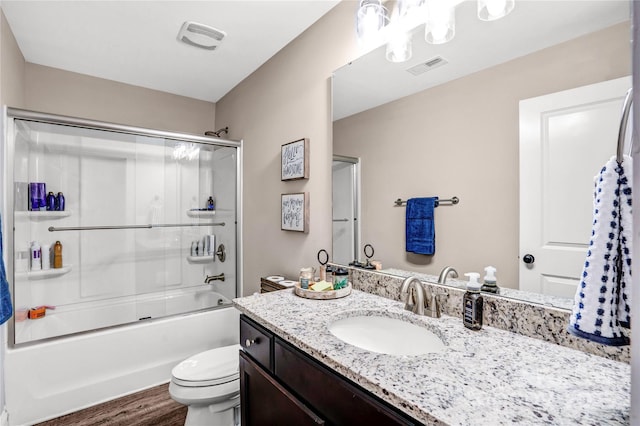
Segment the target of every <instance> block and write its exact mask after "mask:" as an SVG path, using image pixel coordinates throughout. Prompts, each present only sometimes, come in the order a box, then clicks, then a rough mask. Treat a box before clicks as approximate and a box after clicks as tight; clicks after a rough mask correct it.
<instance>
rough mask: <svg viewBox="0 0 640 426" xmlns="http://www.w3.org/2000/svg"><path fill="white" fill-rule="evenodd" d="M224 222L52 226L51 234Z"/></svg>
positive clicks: (50, 228) (221, 223) (175, 226)
mask: <svg viewBox="0 0 640 426" xmlns="http://www.w3.org/2000/svg"><path fill="white" fill-rule="evenodd" d="M224 225H225V223H224V222H219V223H160V224H149V225H119V226H118V225H113V226H61V227H58V228H56V227H55V226H50V227H49V228H48V229H49V232H60V231H95V230H105V229H151V228H180V227H183V226H224Z"/></svg>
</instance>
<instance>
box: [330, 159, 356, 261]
mask: <svg viewBox="0 0 640 426" xmlns="http://www.w3.org/2000/svg"><path fill="white" fill-rule="evenodd" d="M332 178H333V250H332V251H333V253H332V260H333V262H334V263H338V264H341V265H348V264H349V262H353V261H354V260H355V259H356V258H357V250H358V246H359V244H360V243H359V228H358V159H355V158H353V159H352V158H348V157H336V158H335V159H334V160H333V173H332Z"/></svg>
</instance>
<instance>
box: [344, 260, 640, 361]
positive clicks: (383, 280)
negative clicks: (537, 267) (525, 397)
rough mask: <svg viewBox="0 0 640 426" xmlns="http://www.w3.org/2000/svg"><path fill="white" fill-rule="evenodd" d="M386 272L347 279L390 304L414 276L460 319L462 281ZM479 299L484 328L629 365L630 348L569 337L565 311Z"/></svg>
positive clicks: (360, 272)
mask: <svg viewBox="0 0 640 426" xmlns="http://www.w3.org/2000/svg"><path fill="white" fill-rule="evenodd" d="M389 271H393V272H392V273H393V275H389V274H388V273H381V272H377V271H369V270H364V269H360V268H349V277H350V281H351V282H352V283H353V287H354V288H355V289H358V290H362V291H365V292H367V293H371V294H375V295H378V296H382V297H386V298H388V299H391V300H399V297H400V287H401V286H402V282H403V281H404V278H405V277H409V276H416V277H418V278H419V279H420V280H421V281H423V283H425V285H429V286H430V287H431V289H432V290H433V291H434V292H435V293H437V294H440V295H441V298H440V301H441V303H442V305H441V309H442V312H443V313H444V314H447V315H450V316H454V317H457V318H461V315H462V297H463V295H464V292H465V290H464V289H465V288H466V283H465V281H462V280H455V279H448V280H447V285H439V284H435V283H436V282H437V281H438V277H436V276H434V275H427V274H418V273H411V272H407V271H401V270H395V269H394V270H389ZM498 285H499V283H498ZM501 291H502V289H501ZM482 297H483V299H484V314H483V323H484V324H485V325H488V326H491V327H495V328H499V329H501V330H506V331H511V332H514V333H517V334H521V335H523V336H527V337H533V338H536V339H540V340H544V341H545V342H550V343H555V344H557V345H560V346H565V347H568V348H572V349H577V350H580V351H583V352H587V353H590V354H594V355H598V356H601V357H604V358H608V359H612V360H615V361H621V362H625V363H630V361H631V347H630V346H607V345H602V344H599V343H595V342H592V341H590V340H586V339H580V338H577V337H575V336H572V335H571V334H569V333H568V332H567V330H566V329H567V325H568V324H569V316H570V315H571V311H570V310H568V309H561V308H556V307H553V306H547V305H543V304H537V303H530V302H524V301H521V300H516V299H513V298H509V297H503V296H500V295H494V294H489V293H482ZM554 299H557V298H550V297H547V296H544V297H543V296H540V302H545V303H552V302H553V300H554Z"/></svg>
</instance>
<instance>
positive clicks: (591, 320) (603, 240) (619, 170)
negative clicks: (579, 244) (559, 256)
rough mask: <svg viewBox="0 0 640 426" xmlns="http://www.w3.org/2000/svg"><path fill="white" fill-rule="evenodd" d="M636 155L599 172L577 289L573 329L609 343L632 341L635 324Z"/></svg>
mask: <svg viewBox="0 0 640 426" xmlns="http://www.w3.org/2000/svg"><path fill="white" fill-rule="evenodd" d="M632 170H633V166H632V160H631V157H628V156H626V155H625V156H624V160H623V161H622V164H618V162H617V161H616V157H612V158H611V159H610V160H609V161H608V162H607V164H606V165H605V166H604V167H603V168H602V170H601V171H600V174H599V175H598V176H596V182H595V191H594V194H593V195H594V199H593V231H592V233H591V241H590V242H589V250H588V251H587V258H586V261H585V263H584V268H583V271H582V279H581V282H580V285H579V286H578V288H577V290H576V295H575V299H574V305H573V311H572V313H571V318H570V320H569V327H568V328H567V331H569V333H571V334H573V335H575V336H578V337H582V338H585V339H589V340H592V341H594V342H598V343H602V344H605V345H612V346H621V345H628V344H629V338H628V337H627V336H625V335H624V334H623V332H622V328H625V327H629V325H630V322H631V260H632V257H633V253H632V238H633V230H632V215H631V198H632V191H631V182H632V181H633V177H632Z"/></svg>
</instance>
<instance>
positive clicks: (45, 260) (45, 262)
mask: <svg viewBox="0 0 640 426" xmlns="http://www.w3.org/2000/svg"><path fill="white" fill-rule="evenodd" d="M40 252H41V257H42V270H47V269H51V244H43V245H42V249H41V250H40Z"/></svg>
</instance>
